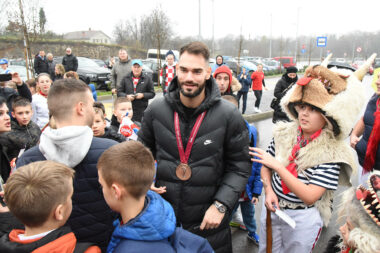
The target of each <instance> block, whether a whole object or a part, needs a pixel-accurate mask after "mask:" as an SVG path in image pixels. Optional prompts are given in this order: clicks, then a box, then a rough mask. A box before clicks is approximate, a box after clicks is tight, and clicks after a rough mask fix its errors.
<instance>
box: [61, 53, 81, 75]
mask: <svg viewBox="0 0 380 253" xmlns="http://www.w3.org/2000/svg"><path fill="white" fill-rule="evenodd" d="M62 65H63V67H65V72H68V71H75V72H77V70H78V59H77V57H76V56H75V55H73V54H70V55H65V56H63V59H62Z"/></svg>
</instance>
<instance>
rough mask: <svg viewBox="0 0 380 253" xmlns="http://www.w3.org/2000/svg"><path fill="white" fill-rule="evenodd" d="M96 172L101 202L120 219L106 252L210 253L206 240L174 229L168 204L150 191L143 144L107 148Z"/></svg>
mask: <svg viewBox="0 0 380 253" xmlns="http://www.w3.org/2000/svg"><path fill="white" fill-rule="evenodd" d="M98 172H99V183H100V184H101V185H102V189H103V195H104V199H105V200H106V202H107V204H108V205H109V206H110V208H111V209H112V210H114V211H116V212H118V213H120V216H121V220H116V221H115V222H114V226H115V230H114V232H113V234H112V237H111V241H110V243H109V245H108V248H107V252H115V253H117V252H165V253H171V252H184V253H190V252H202V253H208V252H213V250H212V248H211V246H210V244H209V243H208V241H207V240H206V239H204V238H202V237H199V236H197V235H194V234H192V233H190V232H188V231H186V230H183V229H182V228H176V218H175V215H174V210H173V208H172V207H171V205H170V204H169V202H167V201H165V200H164V199H163V198H161V196H160V195H159V194H157V193H155V192H153V191H149V188H150V186H151V184H152V182H153V178H154V174H155V168H154V159H153V156H152V153H151V152H150V151H149V150H148V149H147V148H146V147H145V146H144V145H143V144H141V143H140V142H137V141H132V140H131V141H128V142H123V143H120V144H118V145H115V146H114V147H112V148H109V149H108V150H106V151H105V152H104V153H103V154H102V156H101V157H100V159H99V161H98Z"/></svg>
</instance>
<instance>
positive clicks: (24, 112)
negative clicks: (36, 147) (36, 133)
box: [12, 97, 33, 126]
mask: <svg viewBox="0 0 380 253" xmlns="http://www.w3.org/2000/svg"><path fill="white" fill-rule="evenodd" d="M32 116H33V110H32V105H31V103H30V102H29V100H27V99H25V98H22V97H17V98H16V99H15V100H14V101H13V104H12V117H13V118H15V119H16V120H17V122H18V124H19V125H20V126H26V125H28V124H29V122H30V119H31V118H32Z"/></svg>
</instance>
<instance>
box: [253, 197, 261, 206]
mask: <svg viewBox="0 0 380 253" xmlns="http://www.w3.org/2000/svg"><path fill="white" fill-rule="evenodd" d="M251 203H252V204H254V205H256V204H257V203H259V198H256V197H252V200H251Z"/></svg>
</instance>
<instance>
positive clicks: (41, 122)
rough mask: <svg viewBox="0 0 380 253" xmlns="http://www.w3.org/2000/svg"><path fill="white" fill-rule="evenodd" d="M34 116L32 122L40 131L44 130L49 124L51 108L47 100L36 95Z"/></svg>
mask: <svg viewBox="0 0 380 253" xmlns="http://www.w3.org/2000/svg"><path fill="white" fill-rule="evenodd" d="M32 109H33V116H32V121H33V122H34V123H36V124H37V125H38V126H39V128H40V129H42V128H44V127H45V126H46V124H47V123H49V108H48V105H47V98H45V97H44V96H42V95H40V94H38V93H36V94H34V95H33V100H32Z"/></svg>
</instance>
